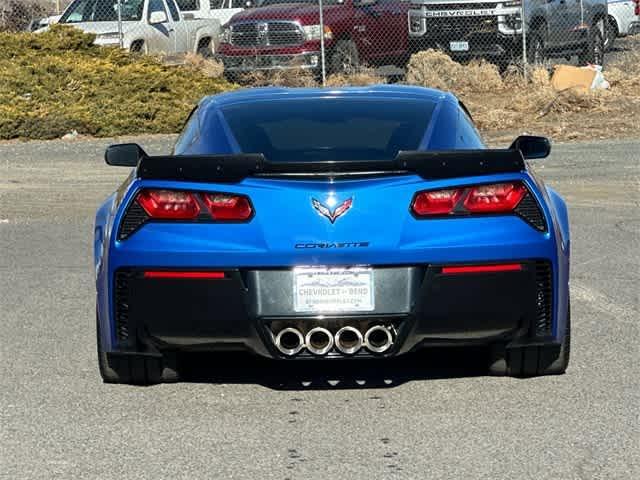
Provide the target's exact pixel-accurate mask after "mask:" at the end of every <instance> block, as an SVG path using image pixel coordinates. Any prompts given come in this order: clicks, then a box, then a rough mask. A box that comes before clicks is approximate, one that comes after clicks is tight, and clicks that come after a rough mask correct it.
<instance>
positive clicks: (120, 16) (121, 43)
mask: <svg viewBox="0 0 640 480" xmlns="http://www.w3.org/2000/svg"><path fill="white" fill-rule="evenodd" d="M118 38H119V40H120V48H124V35H123V33H122V0H118Z"/></svg>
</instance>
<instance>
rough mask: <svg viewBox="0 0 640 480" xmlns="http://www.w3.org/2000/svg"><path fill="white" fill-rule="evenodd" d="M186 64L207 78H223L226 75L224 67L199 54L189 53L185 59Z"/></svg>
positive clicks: (220, 63)
mask: <svg viewBox="0 0 640 480" xmlns="http://www.w3.org/2000/svg"><path fill="white" fill-rule="evenodd" d="M184 63H185V65H186V66H187V67H190V68H192V69H194V70H196V71H197V72H200V73H202V74H203V75H204V76H205V77H207V78H222V75H223V74H224V65H223V64H222V62H218V61H217V60H214V59H212V58H205V57H203V56H202V55H198V54H197V53H191V52H189V53H187V54H186V55H185V57H184Z"/></svg>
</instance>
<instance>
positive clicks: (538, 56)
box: [527, 25, 547, 66]
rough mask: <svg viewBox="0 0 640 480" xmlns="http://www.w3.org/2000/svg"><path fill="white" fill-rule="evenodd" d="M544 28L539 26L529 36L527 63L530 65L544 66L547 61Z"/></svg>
mask: <svg viewBox="0 0 640 480" xmlns="http://www.w3.org/2000/svg"><path fill="white" fill-rule="evenodd" d="M544 38H545V37H544V28H543V27H542V26H540V25H538V26H537V27H536V28H535V29H534V30H533V31H532V32H531V34H530V35H529V37H528V39H527V41H528V42H529V43H528V44H527V62H528V63H529V64H530V65H534V66H542V65H544V64H545V63H546V61H547V52H546V44H545V40H544Z"/></svg>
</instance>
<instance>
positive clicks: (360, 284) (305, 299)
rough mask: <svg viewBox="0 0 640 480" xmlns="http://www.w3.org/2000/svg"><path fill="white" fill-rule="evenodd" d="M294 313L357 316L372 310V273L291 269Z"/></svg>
mask: <svg viewBox="0 0 640 480" xmlns="http://www.w3.org/2000/svg"><path fill="white" fill-rule="evenodd" d="M292 288H293V292H292V293H293V309H294V311H295V312H296V313H307V314H309V313H314V314H318V315H320V314H332V313H360V312H372V311H374V310H375V281H374V271H373V269H372V268H367V267H351V268H343V267H339V268H337V267H297V268H294V269H293V285H292Z"/></svg>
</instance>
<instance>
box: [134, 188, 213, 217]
mask: <svg viewBox="0 0 640 480" xmlns="http://www.w3.org/2000/svg"><path fill="white" fill-rule="evenodd" d="M136 200H137V202H138V203H139V204H140V206H141V207H142V208H143V209H144V211H145V212H147V215H149V216H150V217H151V218H157V219H164V220H193V219H194V218H196V217H197V216H198V215H199V214H200V205H198V201H197V200H196V199H195V196H194V195H193V194H192V193H188V192H180V191H174V190H143V191H142V192H140V193H139V194H138V197H137V199H136Z"/></svg>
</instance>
